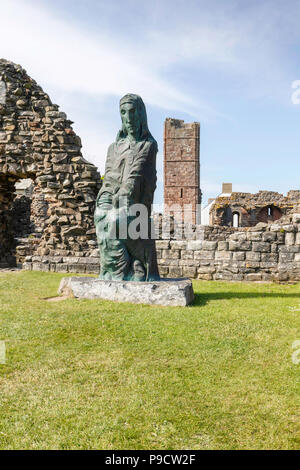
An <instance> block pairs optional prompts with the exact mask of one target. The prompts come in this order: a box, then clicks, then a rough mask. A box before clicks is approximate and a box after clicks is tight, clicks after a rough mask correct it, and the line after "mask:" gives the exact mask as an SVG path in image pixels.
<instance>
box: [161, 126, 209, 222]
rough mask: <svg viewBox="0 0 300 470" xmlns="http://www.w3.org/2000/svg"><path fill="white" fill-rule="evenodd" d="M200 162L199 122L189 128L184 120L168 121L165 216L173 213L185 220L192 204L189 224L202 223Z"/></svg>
mask: <svg viewBox="0 0 300 470" xmlns="http://www.w3.org/2000/svg"><path fill="white" fill-rule="evenodd" d="M199 160H200V124H199V122H192V123H186V124H185V123H184V121H183V120H179V119H172V118H167V119H166V120H165V130H164V203H165V214H168V213H172V214H174V217H175V218H176V219H177V220H182V217H183V210H184V206H185V205H188V204H189V205H190V210H189V221H191V222H192V223H200V203H201V190H200V161H199ZM172 206H173V208H172ZM177 208H180V209H181V210H179V211H178V210H177ZM185 212H186V210H185Z"/></svg>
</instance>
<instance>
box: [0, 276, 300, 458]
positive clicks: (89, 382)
mask: <svg viewBox="0 0 300 470" xmlns="http://www.w3.org/2000/svg"><path fill="white" fill-rule="evenodd" d="M61 278H62V275H59V274H54V273H53V274H50V273H40V272H16V273H14V272H12V273H1V274H0V340H5V342H6V348H7V362H6V364H3V365H0V393H1V396H0V407H1V408H0V448H1V449H299V448H300V434H299V421H300V420H299V405H300V399H299V396H300V394H299V391H300V390H299V372H300V364H299V365H296V364H293V363H292V352H293V350H292V343H293V342H294V341H295V340H297V339H300V319H299V315H300V312H299V311H298V310H299V309H300V285H299V284H298V285H288V286H283V285H272V284H242V283H222V282H200V281H198V282H195V283H194V289H195V292H196V301H195V304H194V305H193V306H190V307H187V308H180V307H159V306H146V305H131V304H126V303H123V304H121V303H120V304H118V303H113V302H109V301H100V300H93V301H91V300H80V301H78V300H75V299H68V300H63V301H60V302H49V301H47V300H45V298H47V297H51V296H55V295H57V294H56V293H57V288H58V285H59V281H60V279H61Z"/></svg>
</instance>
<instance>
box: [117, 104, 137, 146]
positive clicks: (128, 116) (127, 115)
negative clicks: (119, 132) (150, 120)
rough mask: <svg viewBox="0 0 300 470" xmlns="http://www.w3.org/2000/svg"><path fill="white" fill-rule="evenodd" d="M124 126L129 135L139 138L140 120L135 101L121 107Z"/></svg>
mask: <svg viewBox="0 0 300 470" xmlns="http://www.w3.org/2000/svg"><path fill="white" fill-rule="evenodd" d="M120 112H121V118H122V124H123V128H124V129H126V132H127V134H128V135H129V137H133V138H135V139H138V137H139V132H140V122H139V115H138V110H137V107H136V106H135V104H134V103H124V104H122V106H121V108H120Z"/></svg>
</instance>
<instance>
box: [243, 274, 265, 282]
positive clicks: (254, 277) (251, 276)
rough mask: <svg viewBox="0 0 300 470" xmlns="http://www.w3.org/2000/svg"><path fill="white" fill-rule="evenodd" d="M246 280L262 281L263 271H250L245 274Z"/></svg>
mask: <svg viewBox="0 0 300 470" xmlns="http://www.w3.org/2000/svg"><path fill="white" fill-rule="evenodd" d="M245 280H246V281H252V282H253V281H261V280H262V274H261V273H250V274H246V276H245Z"/></svg>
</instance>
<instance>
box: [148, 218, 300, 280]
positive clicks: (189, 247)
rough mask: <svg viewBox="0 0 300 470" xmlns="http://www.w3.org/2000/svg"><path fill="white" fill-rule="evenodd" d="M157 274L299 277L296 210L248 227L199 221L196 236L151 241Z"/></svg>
mask: <svg viewBox="0 0 300 470" xmlns="http://www.w3.org/2000/svg"><path fill="white" fill-rule="evenodd" d="M156 247H157V255H158V264H159V267H160V274H161V276H166V277H182V276H187V277H191V278H195V279H204V280H226V281H284V282H285V281H300V214H293V215H291V216H289V217H286V218H285V219H282V220H281V221H280V223H273V224H265V223H259V224H257V225H256V226H255V227H249V228H229V227H217V226H202V227H201V226H200V227H198V230H196V231H195V239H192V240H174V239H165V240H163V239H162V240H158V241H157V242H156Z"/></svg>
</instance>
